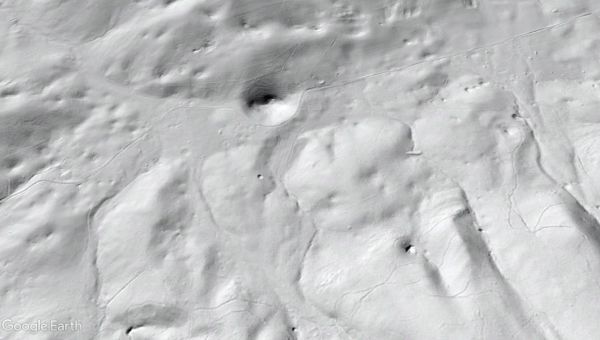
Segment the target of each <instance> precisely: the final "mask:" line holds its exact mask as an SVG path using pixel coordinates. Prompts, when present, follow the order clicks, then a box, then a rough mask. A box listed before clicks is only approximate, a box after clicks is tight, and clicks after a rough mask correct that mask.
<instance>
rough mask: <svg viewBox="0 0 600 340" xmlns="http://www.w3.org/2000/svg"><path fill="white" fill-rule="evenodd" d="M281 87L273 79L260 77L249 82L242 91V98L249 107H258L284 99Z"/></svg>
mask: <svg viewBox="0 0 600 340" xmlns="http://www.w3.org/2000/svg"><path fill="white" fill-rule="evenodd" d="M283 97H284V94H283V91H282V90H281V88H280V87H279V86H278V85H277V84H276V82H275V81H274V80H272V79H268V78H259V79H257V80H255V81H252V82H249V83H248V85H247V87H246V89H244V91H243V92H242V100H243V103H244V105H245V106H246V108H247V109H250V110H252V109H256V108H259V107H261V106H264V105H268V104H271V103H272V102H274V101H278V100H281V99H283Z"/></svg>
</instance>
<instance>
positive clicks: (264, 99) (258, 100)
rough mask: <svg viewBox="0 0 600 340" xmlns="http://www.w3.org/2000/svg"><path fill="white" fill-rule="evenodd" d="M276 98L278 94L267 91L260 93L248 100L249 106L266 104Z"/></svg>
mask: <svg viewBox="0 0 600 340" xmlns="http://www.w3.org/2000/svg"><path fill="white" fill-rule="evenodd" d="M276 99H277V96H276V95H274V94H270V93H265V94H262V95H260V96H259V97H254V98H252V99H250V100H249V101H248V106H249V107H253V106H256V105H266V104H269V103H270V102H272V101H274V100H276Z"/></svg>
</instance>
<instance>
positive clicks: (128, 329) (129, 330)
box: [125, 326, 133, 335]
mask: <svg viewBox="0 0 600 340" xmlns="http://www.w3.org/2000/svg"><path fill="white" fill-rule="evenodd" d="M132 330H133V326H129V327H127V329H126V330H125V334H126V335H129V333H131V331H132Z"/></svg>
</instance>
